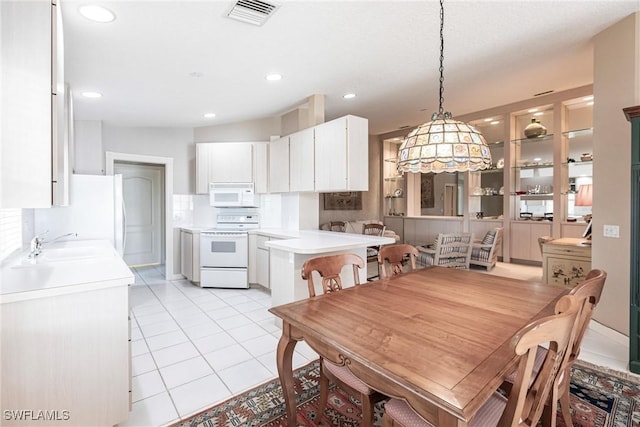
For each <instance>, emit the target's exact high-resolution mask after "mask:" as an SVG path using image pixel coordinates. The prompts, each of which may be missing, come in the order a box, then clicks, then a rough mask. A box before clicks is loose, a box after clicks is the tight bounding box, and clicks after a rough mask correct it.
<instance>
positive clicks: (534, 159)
mask: <svg viewBox="0 0 640 427" xmlns="http://www.w3.org/2000/svg"><path fill="white" fill-rule="evenodd" d="M540 160H542V158H541V157H534V158H533V161H534V162H539V161H540Z"/></svg>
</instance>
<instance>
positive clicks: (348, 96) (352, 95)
mask: <svg viewBox="0 0 640 427" xmlns="http://www.w3.org/2000/svg"><path fill="white" fill-rule="evenodd" d="M342 97H343V98H344V99H353V98H355V97H356V94H355V93H347V94H345V95H342Z"/></svg>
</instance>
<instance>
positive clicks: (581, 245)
mask: <svg viewBox="0 0 640 427" xmlns="http://www.w3.org/2000/svg"><path fill="white" fill-rule="evenodd" d="M589 270H591V241H590V240H587V239H580V238H572V237H564V238H562V239H555V240H551V241H549V242H546V243H544V244H543V245H542V271H543V277H544V281H545V282H546V283H548V284H556V285H563V286H566V287H568V288H573V287H574V286H576V285H577V284H578V283H580V282H582V281H583V280H584V279H585V277H586V276H587V273H589Z"/></svg>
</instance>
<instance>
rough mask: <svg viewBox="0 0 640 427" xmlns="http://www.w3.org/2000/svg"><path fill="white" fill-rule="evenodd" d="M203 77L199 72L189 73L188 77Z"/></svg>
mask: <svg viewBox="0 0 640 427" xmlns="http://www.w3.org/2000/svg"><path fill="white" fill-rule="evenodd" d="M202 76H204V74H203V73H201V72H200V71H192V72H191V73H189V77H193V78H196V79H197V78H199V77H202Z"/></svg>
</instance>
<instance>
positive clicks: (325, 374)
mask: <svg viewBox="0 0 640 427" xmlns="http://www.w3.org/2000/svg"><path fill="white" fill-rule="evenodd" d="M345 266H352V268H353V281H354V284H355V285H359V284H360V279H359V276H358V270H359V269H360V268H363V267H364V266H365V264H364V260H363V259H362V258H361V257H360V256H358V255H355V254H338V255H327V256H319V257H314V258H309V259H308V260H306V261H305V262H304V264H302V279H303V280H306V281H307V285H308V287H309V297H310V298H313V297H315V296H316V290H315V285H314V283H313V272H314V271H315V272H317V273H318V274H319V275H320V277H321V278H322V291H323V293H324V294H328V293H334V292H338V291H340V290H342V279H341V278H340V273H341V271H342V269H343V268H344V267H345ZM336 327H339V325H337V326H336ZM329 380H331V381H333V382H334V383H335V384H337V385H338V387H340V388H341V389H342V390H344V391H346V392H347V393H349V394H350V395H352V396H356V397H358V398H359V400H360V402H362V425H363V426H372V425H373V407H374V405H375V404H376V402H378V401H380V400H383V399H385V398H386V397H385V396H384V395H382V394H380V393H378V392H377V391H375V390H373V389H372V388H371V387H369V386H368V385H367V384H365V383H364V382H362V381H361V380H360V379H359V378H358V377H356V376H355V375H354V374H353V373H352V372H351V371H350V370H349V368H348V367H346V366H338V365H335V364H333V363H331V362H328V361H326V360H324V359H323V358H322V357H321V358H320V380H319V383H320V400H319V403H318V405H319V406H318V408H320V410H321V411H322V415H321V416H320V418H319V419H318V421H320V420H321V419H322V417H324V414H325V410H326V407H327V399H328V397H329Z"/></svg>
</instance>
